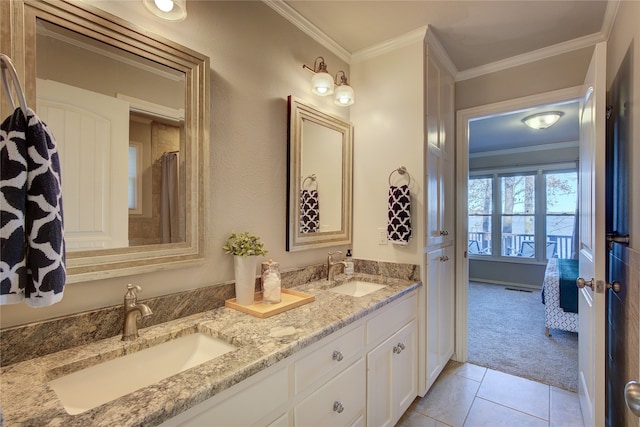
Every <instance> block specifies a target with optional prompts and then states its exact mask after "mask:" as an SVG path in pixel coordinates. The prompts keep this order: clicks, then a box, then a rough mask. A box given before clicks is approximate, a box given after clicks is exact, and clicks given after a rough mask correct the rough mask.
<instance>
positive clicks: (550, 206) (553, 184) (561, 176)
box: [545, 172, 578, 258]
mask: <svg viewBox="0 0 640 427" xmlns="http://www.w3.org/2000/svg"><path fill="white" fill-rule="evenodd" d="M545 185H546V205H547V209H546V218H545V225H546V237H547V239H546V242H547V248H546V250H547V258H551V257H558V258H571V257H572V256H573V253H574V252H575V249H574V248H575V242H574V241H573V237H574V234H575V233H574V231H575V230H576V219H577V218H576V209H577V206H578V174H577V173H576V172H553V173H551V172H550V173H547V174H545Z"/></svg>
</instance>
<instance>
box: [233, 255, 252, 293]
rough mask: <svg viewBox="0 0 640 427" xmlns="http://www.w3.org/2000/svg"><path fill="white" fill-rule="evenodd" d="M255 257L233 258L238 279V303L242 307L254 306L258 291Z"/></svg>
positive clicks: (239, 256) (237, 256) (235, 256)
mask: <svg viewBox="0 0 640 427" xmlns="http://www.w3.org/2000/svg"><path fill="white" fill-rule="evenodd" d="M256 263H257V258H256V257H255V256H248V257H243V256H241V255H234V256H233V270H234V273H235V278H236V302H237V303H238V304H240V305H251V304H253V302H254V301H253V297H254V295H255V289H256Z"/></svg>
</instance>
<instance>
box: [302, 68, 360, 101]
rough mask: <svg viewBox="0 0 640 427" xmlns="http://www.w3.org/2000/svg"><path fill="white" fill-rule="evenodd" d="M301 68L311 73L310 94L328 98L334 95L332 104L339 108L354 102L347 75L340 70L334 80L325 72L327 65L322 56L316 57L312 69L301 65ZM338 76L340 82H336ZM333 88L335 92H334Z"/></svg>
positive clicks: (353, 94)
mask: <svg viewBox="0 0 640 427" xmlns="http://www.w3.org/2000/svg"><path fill="white" fill-rule="evenodd" d="M302 68H306V69H307V70H309V71H311V72H313V77H311V92H313V93H314V94H316V95H318V96H328V95H331V94H333V93H334V91H335V96H334V98H333V102H334V103H335V104H336V105H339V106H341V107H348V106H349V105H353V103H354V101H355V93H354V91H353V88H352V87H351V86H349V82H348V81H347V75H346V73H345V72H344V71H342V70H340V71H338V72H337V73H336V76H335V79H334V78H333V77H331V74H329V72H328V71H327V64H326V63H325V62H324V58H323V57H322V56H318V57H317V58H316V60H315V61H314V63H313V68H311V67H309V66H307V65H305V64H303V65H302ZM338 76H340V82H338ZM334 86H335V90H334Z"/></svg>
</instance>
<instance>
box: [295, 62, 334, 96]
mask: <svg viewBox="0 0 640 427" xmlns="http://www.w3.org/2000/svg"><path fill="white" fill-rule="evenodd" d="M318 61H319V62H318ZM302 68H306V69H308V70H311V71H313V77H311V92H313V93H315V94H316V95H318V96H328V95H331V94H332V93H333V77H331V74H329V72H328V71H327V64H325V63H324V58H323V57H322V56H318V57H317V58H316V60H315V61H314V63H313V68H311V67H307V66H306V65H303V66H302Z"/></svg>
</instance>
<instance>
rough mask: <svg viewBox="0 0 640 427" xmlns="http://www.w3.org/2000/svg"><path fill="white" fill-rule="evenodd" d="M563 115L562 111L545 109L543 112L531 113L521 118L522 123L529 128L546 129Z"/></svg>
mask: <svg viewBox="0 0 640 427" xmlns="http://www.w3.org/2000/svg"><path fill="white" fill-rule="evenodd" d="M562 116H564V113H563V112H562V111H545V112H544V113H538V114H532V115H530V116H527V117H525V118H524V119H522V123H524V124H525V125H527V126H529V127H530V128H531V129H546V128H548V127H551V126H553V125H555V124H556V122H557V121H558V120H560V117H562Z"/></svg>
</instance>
